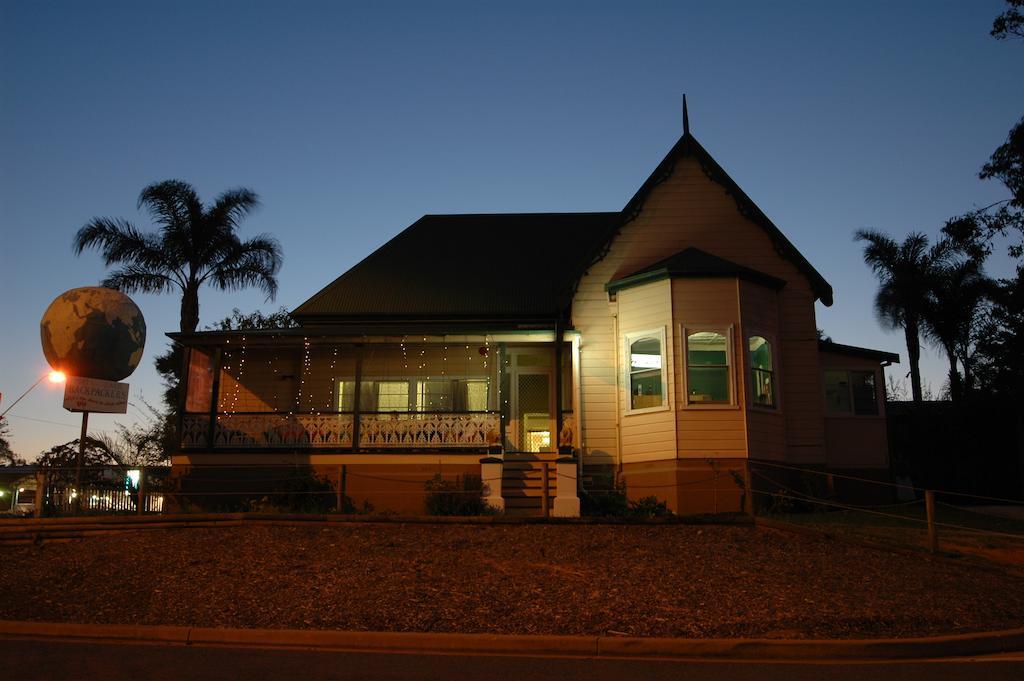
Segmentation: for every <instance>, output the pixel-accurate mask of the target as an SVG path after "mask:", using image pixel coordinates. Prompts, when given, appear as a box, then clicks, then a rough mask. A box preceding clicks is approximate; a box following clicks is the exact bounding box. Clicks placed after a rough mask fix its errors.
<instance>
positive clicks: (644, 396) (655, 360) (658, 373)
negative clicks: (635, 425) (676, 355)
mask: <svg viewBox="0 0 1024 681" xmlns="http://www.w3.org/2000/svg"><path fill="white" fill-rule="evenodd" d="M662 339H663V335H662V334H660V333H658V334H650V335H648V334H636V335H629V336H627V337H626V349H627V352H628V353H629V408H630V409H649V408H651V407H661V406H663V405H664V404H665V391H664V389H663V383H664V374H663V371H664V366H665V356H664V354H663V349H664V343H663V342H662Z"/></svg>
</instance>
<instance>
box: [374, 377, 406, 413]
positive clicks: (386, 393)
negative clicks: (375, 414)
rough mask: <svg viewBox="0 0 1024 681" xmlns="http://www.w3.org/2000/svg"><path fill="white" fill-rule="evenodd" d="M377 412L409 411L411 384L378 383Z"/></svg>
mask: <svg viewBox="0 0 1024 681" xmlns="http://www.w3.org/2000/svg"><path fill="white" fill-rule="evenodd" d="M377 411H409V382H408V381H377Z"/></svg>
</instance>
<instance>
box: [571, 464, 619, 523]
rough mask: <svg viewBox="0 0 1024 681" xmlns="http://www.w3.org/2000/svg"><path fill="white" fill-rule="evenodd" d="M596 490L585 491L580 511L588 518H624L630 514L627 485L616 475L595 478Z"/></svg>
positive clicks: (581, 499)
mask: <svg viewBox="0 0 1024 681" xmlns="http://www.w3.org/2000/svg"><path fill="white" fill-rule="evenodd" d="M594 483H595V485H596V488H595V489H591V490H586V489H585V490H583V494H582V496H581V498H580V511H581V513H582V514H583V515H587V516H603V517H611V518H624V517H626V516H627V515H628V514H629V502H628V501H627V500H626V483H625V481H623V480H620V479H618V477H617V476H616V475H614V474H609V475H600V476H595V477H594Z"/></svg>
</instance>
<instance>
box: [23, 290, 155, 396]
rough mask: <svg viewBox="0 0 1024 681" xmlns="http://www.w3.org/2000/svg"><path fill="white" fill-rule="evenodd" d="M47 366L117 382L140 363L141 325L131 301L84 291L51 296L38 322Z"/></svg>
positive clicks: (143, 335) (119, 295) (112, 294)
mask: <svg viewBox="0 0 1024 681" xmlns="http://www.w3.org/2000/svg"><path fill="white" fill-rule="evenodd" d="M39 332H40V336H41V338H42V343H43V354H44V355H45V356H46V361H47V362H49V363H50V366H51V367H53V368H54V369H56V370H57V371H63V372H64V373H66V374H68V375H70V376H82V377H85V378H98V379H102V380H105V381H120V380H121V379H123V378H127V377H128V376H129V375H131V373H132V372H133V371H135V367H137V366H138V365H139V361H140V360H141V359H142V350H143V348H144V347H145V345H146V321H145V320H144V319H143V318H142V312H141V311H140V310H139V308H138V306H137V305H136V304H135V303H134V302H132V299H131V298H129V297H128V296H126V295H125V294H123V293H121V292H120V291H115V290H114V289H110V288H100V287H98V286H86V287H83V288H73V289H71V290H70V291H65V292H64V293H62V294H60V295H59V296H57V298H56V299H55V300H54V301H53V302H52V303H50V306H49V307H48V308H46V312H44V313H43V319H42V321H41V322H40V323H39Z"/></svg>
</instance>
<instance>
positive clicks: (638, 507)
mask: <svg viewBox="0 0 1024 681" xmlns="http://www.w3.org/2000/svg"><path fill="white" fill-rule="evenodd" d="M629 515H630V517H633V518H668V517H669V516H673V515H675V513H673V512H672V509H670V508H669V507H668V502H667V501H658V497H656V496H654V495H653V494H652V495H651V496H648V497H644V498H642V499H637V500H636V501H631V502H629Z"/></svg>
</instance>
